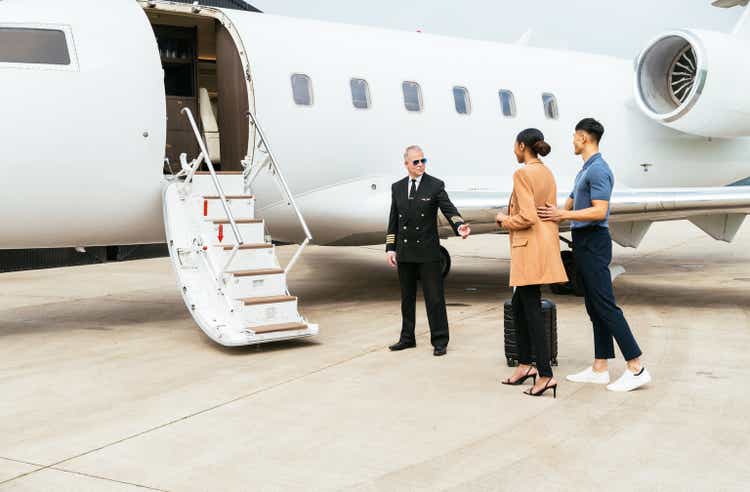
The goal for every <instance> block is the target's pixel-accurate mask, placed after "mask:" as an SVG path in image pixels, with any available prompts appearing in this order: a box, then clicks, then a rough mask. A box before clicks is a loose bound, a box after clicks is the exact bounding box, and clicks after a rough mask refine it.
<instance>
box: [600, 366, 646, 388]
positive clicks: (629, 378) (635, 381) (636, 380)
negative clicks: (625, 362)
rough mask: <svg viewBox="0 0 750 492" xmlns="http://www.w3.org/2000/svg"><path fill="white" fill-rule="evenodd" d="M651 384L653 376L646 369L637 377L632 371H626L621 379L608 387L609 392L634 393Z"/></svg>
mask: <svg viewBox="0 0 750 492" xmlns="http://www.w3.org/2000/svg"><path fill="white" fill-rule="evenodd" d="M650 382H651V374H649V373H648V371H647V370H646V368H645V367H644V368H643V369H642V370H641V372H640V373H639V374H638V375H637V376H636V375H635V373H633V372H632V371H631V370H630V369H625V372H623V373H622V376H620V379H618V380H617V381H615V382H614V383H612V384H610V385H609V386H607V389H608V390H609V391H620V392H625V391H633V390H634V389H636V388H640V387H641V386H643V385H644V384H648V383H650Z"/></svg>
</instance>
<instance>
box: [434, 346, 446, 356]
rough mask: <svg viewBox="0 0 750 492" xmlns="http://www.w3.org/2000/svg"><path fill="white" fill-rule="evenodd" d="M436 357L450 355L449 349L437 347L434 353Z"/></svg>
mask: <svg viewBox="0 0 750 492" xmlns="http://www.w3.org/2000/svg"><path fill="white" fill-rule="evenodd" d="M432 353H433V355H434V356H435V357H439V356H441V355H445V354H447V353H448V348H447V347H435V351H434V352H432Z"/></svg>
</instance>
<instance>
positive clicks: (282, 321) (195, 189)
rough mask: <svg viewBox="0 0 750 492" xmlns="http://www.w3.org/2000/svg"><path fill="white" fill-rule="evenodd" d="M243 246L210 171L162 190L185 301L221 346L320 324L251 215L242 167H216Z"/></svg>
mask: <svg viewBox="0 0 750 492" xmlns="http://www.w3.org/2000/svg"><path fill="white" fill-rule="evenodd" d="M218 178H219V180H220V182H221V186H222V188H223V189H224V192H225V198H226V199H227V204H228V205H229V214H230V215H231V216H232V217H233V218H234V222H235V223H236V224H237V228H238V230H239V231H240V234H241V235H242V239H243V242H244V244H242V245H240V244H238V242H237V240H236V238H235V237H234V232H233V230H232V229H233V228H232V225H231V221H230V219H229V216H228V214H227V212H226V211H225V210H224V206H223V205H222V203H221V199H220V197H219V194H218V191H217V189H216V186H215V185H214V183H213V180H212V179H211V176H209V175H208V174H207V173H198V175H196V176H195V177H194V180H193V182H192V183H189V182H179V181H177V182H174V183H172V184H170V185H168V186H167V187H166V189H165V190H164V224H165V228H166V232H167V243H168V244H169V251H170V256H171V259H172V264H173V267H174V270H175V272H176V274H177V277H178V282H179V285H180V289H181V292H182V296H183V299H184V301H185V304H186V305H187V307H188V310H189V311H190V313H191V315H192V316H193V319H194V320H195V322H196V324H197V325H198V326H199V327H200V328H201V330H202V331H203V332H204V333H205V334H206V335H207V336H208V337H209V338H211V339H212V340H213V341H215V342H217V343H219V344H221V345H225V346H242V345H253V344H258V343H267V342H273V341H277V340H290V339H296V338H305V337H311V336H315V335H317V334H318V326H317V325H315V324H312V323H308V322H307V321H306V320H305V319H304V318H303V317H302V316H301V315H300V313H299V308H298V299H297V297H295V296H292V295H289V290H288V287H287V284H286V274H285V270H284V269H283V268H281V265H280V264H279V260H278V258H277V257H276V248H275V247H274V245H273V244H272V243H270V242H267V238H266V235H265V232H266V231H265V222H264V221H263V220H262V219H256V218H255V196H253V195H250V194H247V193H245V192H244V188H245V185H244V182H243V180H244V176H243V175H242V174H241V173H239V172H229V173H219V176H218Z"/></svg>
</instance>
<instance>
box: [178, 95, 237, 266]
mask: <svg viewBox="0 0 750 492" xmlns="http://www.w3.org/2000/svg"><path fill="white" fill-rule="evenodd" d="M181 112H182V114H184V115H185V116H187V118H188V121H189V122H190V126H191V127H192V128H193V133H194V134H195V139H196V140H197V141H198V147H200V150H201V154H200V156H199V158H200V157H201V156H202V157H203V162H205V163H206V166H207V167H208V172H209V174H210V175H211V180H212V181H213V183H214V187H215V188H216V191H217V192H218V194H219V200H220V201H221V206H222V207H224V213H225V214H226V216H227V219H229V225H230V226H231V227H232V232H233V233H234V238H235V241H236V244H235V248H234V251H233V252H232V253H233V254H232V256H234V253H236V250H237V249H238V246H242V245H243V244H245V242H244V240H243V239H242V234H240V229H239V227H237V222H236V221H235V220H234V215H233V214H232V210H231V209H230V208H229V203H227V196H226V194H225V193H224V188H223V187H222V186H221V182H220V181H219V178H218V176H217V175H216V170H215V169H214V165H213V163H212V162H211V158H210V157H209V156H208V150H207V149H206V144H205V143H204V142H203V138H202V137H201V133H200V130H198V125H197V124H196V123H195V118H194V117H193V112H192V111H191V110H190V108H182V111H181ZM197 165H198V163H197V162H196V167H195V168H196V169H197ZM230 262H231V258H230V261H229V262H227V266H228V264H229V263H230ZM225 270H226V266H225V268H224V270H222V274H223V273H224V271H225Z"/></svg>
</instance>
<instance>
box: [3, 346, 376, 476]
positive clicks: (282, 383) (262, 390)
mask: <svg viewBox="0 0 750 492" xmlns="http://www.w3.org/2000/svg"><path fill="white" fill-rule="evenodd" d="M385 347H386V345H383V346H379V347H375V348H373V349H371V350H367V351H364V352H359V353H357V354H355V355H353V356H350V357H347V358H345V359H341V360H338V361H336V362H332V363H330V364H326V365H324V366H322V367H319V368H317V369H314V370H312V371H308V372H306V373H304V374H300V375H297V376H294V377H291V378H287V379H284V380H282V381H279V382H277V383H274V384H271V385H269V386H264V387H262V388H258V389H257V390H255V391H251V392H250V393H246V394H244V395H241V396H237V397H235V398H232V399H230V400H227V401H224V402H221V403H218V404H216V405H213V406H211V407H208V408H204V409H203V410H198V411H197V412H193V413H190V414H188V415H183V416H182V417H178V418H175V419H172V420H170V421H168V422H165V423H163V424H160V425H156V426H153V427H149V428H148V429H145V430H143V431H141V432H136V433H135V434H131V435H129V436H125V437H123V438H122V439H117V440H116V441H112V442H109V443H107V444H103V445H101V446H99V447H96V448H93V449H89V450H88V451H84V452H82V453H79V454H76V455H74V456H69V457H68V458H65V459H62V460H60V461H56V462H55V463H52V464H50V465H38V464H32V463H26V464H29V465H32V466H39V467H40V468H38V469H36V470H31V471H28V472H26V473H22V474H20V475H18V476H15V477H12V478H10V479H7V480H3V481H0V485H3V484H5V483H8V482H11V481H13V480H18V479H19V478H23V477H26V476H29V475H32V474H34V473H38V472H40V471H44V470H49V469H52V470H57V471H64V472H67V473H75V474H79V475H84V476H89V475H87V474H85V473H82V472H76V471H72V470H67V469H61V468H58V467H59V466H60V465H62V464H64V463H68V462H70V461H73V460H76V459H78V458H82V457H84V456H88V455H91V454H94V453H97V452H99V451H102V450H104V449H107V448H110V447H112V446H116V445H118V444H122V443H124V442H127V441H130V440H133V439H136V438H138V437H141V436H144V435H146V434H150V433H152V432H155V431H158V430H161V429H164V428H166V427H169V426H171V425H174V424H177V423H180V422H184V421H186V420H189V419H192V418H194V417H197V416H200V415H203V414H206V413H209V412H212V411H214V410H217V409H219V408H223V407H226V406H228V405H231V404H233V403H236V402H238V401H242V400H246V399H249V398H253V397H255V396H257V395H259V394H262V393H266V392H268V391H271V390H274V389H276V388H279V387H282V386H285V385H287V384H291V383H294V382H297V381H299V380H301V379H304V378H306V377H308V376H312V375H315V374H319V373H321V372H323V371H326V370H328V369H331V368H334V367H337V366H340V365H343V364H346V363H347V362H351V361H353V360H356V359H359V358H361V357H365V356H367V355H369V354H371V353H373V352H377V351H379V350H382V349H383V348H385ZM9 461H17V460H9ZM19 463H22V462H19ZM90 476H91V477H93V478H101V479H102V480H110V481H113V482H118V480H114V479H108V478H103V477H97V476H96V475H90ZM120 483H124V484H128V485H134V486H137V487H142V488H146V489H150V490H164V489H158V488H153V487H149V486H145V485H139V484H133V483H129V482H120Z"/></svg>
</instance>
